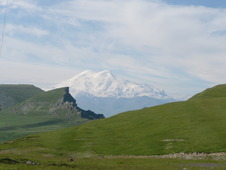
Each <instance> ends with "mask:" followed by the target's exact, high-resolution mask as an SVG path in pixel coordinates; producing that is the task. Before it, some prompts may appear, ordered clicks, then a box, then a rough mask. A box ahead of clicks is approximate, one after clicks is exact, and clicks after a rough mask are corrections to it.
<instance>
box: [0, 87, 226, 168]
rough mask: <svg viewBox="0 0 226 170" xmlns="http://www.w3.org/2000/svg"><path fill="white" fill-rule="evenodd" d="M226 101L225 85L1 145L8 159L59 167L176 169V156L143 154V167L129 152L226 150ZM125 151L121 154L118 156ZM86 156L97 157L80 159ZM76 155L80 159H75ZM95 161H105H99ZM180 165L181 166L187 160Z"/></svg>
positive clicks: (211, 151) (2, 152) (0, 156)
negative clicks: (151, 156) (178, 99)
mask: <svg viewBox="0 0 226 170" xmlns="http://www.w3.org/2000/svg"><path fill="white" fill-rule="evenodd" d="M200 96H201V97H200ZM225 103H226V85H220V86H216V87H213V88H211V89H208V90H205V91H204V92H202V93H200V94H197V95H195V96H194V97H192V98H191V99H189V100H188V101H185V102H176V103H169V104H164V105H161V106H156V107H152V108H145V109H142V110H137V111H131V112H126V113H121V114H119V115H116V116H113V117H110V118H107V119H101V120H94V121H91V122H88V123H86V124H84V125H81V126H77V127H70V128H66V129H62V130H57V131H52V132H45V133H39V134H34V135H30V136H27V137H24V138H20V139H14V140H11V141H8V142H6V143H4V144H1V145H0V158H2V160H3V161H9V162H10V161H11V162H12V161H14V160H17V161H18V162H21V161H22V162H23V160H35V161H37V162H39V163H41V164H42V165H43V166H45V168H46V167H48V168H50V169H51V168H54V167H52V166H57V167H62V166H65V167H62V168H66V167H70V166H71V167H74V168H76V167H79V166H80V165H79V164H80V163H82V162H83V161H84V162H83V163H84V165H82V166H84V167H88V166H90V164H92V165H94V164H95V165H94V167H98V168H99V167H102V169H104V168H105V169H106V167H108V168H109V169H111V168H112V169H114V168H116V167H122V169H128V168H129V169H130V168H131V169H133V168H134V167H135V168H134V169H145V168H146V169H149V168H150V167H152V166H151V164H150V163H149V164H148V163H147V162H148V161H151V162H152V163H153V164H155V163H156V164H157V165H156V167H157V168H159V167H161V168H162V169H164V168H165V169H166V167H167V168H168V167H169V166H170V167H171V168H169V169H175V167H174V166H175V165H174V164H173V162H174V161H172V160H170V161H169V160H167V159H164V160H162V161H161V160H158V159H154V158H151V159H146V158H143V159H140V161H144V165H143V166H141V165H140V164H136V165H135V164H133V163H132V162H134V161H135V162H137V161H138V160H137V158H133V157H126V156H128V155H133V156H139V155H164V154H173V153H181V152H183V153H194V152H196V153H217V152H226V145H225V144H226V104H225ZM120 155H121V156H122V157H118V156H120ZM96 156H99V157H98V159H100V160H97V158H96ZM102 156H103V157H102ZM105 156H108V157H107V158H106V157H105ZM114 156H117V157H114ZM81 157H83V158H84V157H85V158H87V157H94V158H93V159H88V160H87V159H86V160H83V159H82V160H81ZM6 158H7V159H6ZM102 158H103V159H102ZM68 159H69V161H68ZM71 159H72V160H74V159H75V162H72V163H70V160H71ZM125 159H126V160H125ZM206 159H210V158H206ZM223 159H224V160H225V157H224V158H223ZM95 160H96V161H100V162H101V163H100V164H99V163H97V162H95V163H94V162H93V161H95ZM87 161H88V162H87ZM124 161H126V162H124ZM158 162H159V163H158ZM160 162H163V163H160ZM179 162H181V161H179ZM197 162H198V161H197ZM209 162H210V160H203V161H202V164H201V166H202V165H204V166H205V165H207V167H211V165H214V166H215V164H216V165H217V166H218V162H216V161H215V162H214V161H213V160H211V163H212V164H211V163H209ZM124 163H125V164H124ZM213 163H214V164H213ZM221 163H222V162H221ZM123 165H124V166H123ZM193 165H194V163H193V164H191V166H193ZM24 166H25V165H24ZM176 166H177V168H176V169H181V167H182V166H185V164H179V165H178V164H177V165H176ZM219 166H221V165H219ZM37 167H38V168H40V166H37ZM123 167H124V168H123ZM224 167H225V166H224ZM89 168H92V167H89ZM89 168H87V169H89ZM161 168H160V169H161ZM78 169H79V168H78ZM100 169H101V168H100ZM194 169H195V168H194ZM197 169H198V168H197Z"/></svg>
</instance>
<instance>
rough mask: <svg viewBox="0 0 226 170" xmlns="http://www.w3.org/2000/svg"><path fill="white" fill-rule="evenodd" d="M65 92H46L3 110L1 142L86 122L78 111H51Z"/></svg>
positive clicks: (0, 132)
mask: <svg viewBox="0 0 226 170" xmlns="http://www.w3.org/2000/svg"><path fill="white" fill-rule="evenodd" d="M64 94H65V89H64V88H61V89H56V90H52V91H48V92H44V93H41V94H38V95H36V96H34V97H32V98H29V99H27V100H26V101H24V102H22V103H20V104H18V105H15V106H13V107H11V108H8V109H5V110H3V111H1V112H0V142H4V141H7V140H9V139H14V138H17V137H21V136H24V135H27V134H31V133H37V132H42V131H50V130H56V129H61V128H65V127H69V126H72V125H78V124H82V123H84V122H86V121H87V120H85V119H83V118H81V117H80V116H78V115H77V114H76V113H74V112H72V113H68V110H65V109H61V108H59V109H57V110H54V112H50V109H51V107H52V106H54V104H56V103H57V102H58V101H59V100H61V99H62V97H63V96H64ZM53 108H54V107H53ZM15 110H16V111H15ZM21 113H24V114H21Z"/></svg>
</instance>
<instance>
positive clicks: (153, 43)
mask: <svg viewBox="0 0 226 170" xmlns="http://www.w3.org/2000/svg"><path fill="white" fill-rule="evenodd" d="M8 3H9V4H8V13H7V20H6V27H5V36H4V41H3V50H2V54H1V56H0V65H1V66H0V83H29V84H34V85H36V86H39V87H41V88H44V89H48V88H51V87H53V86H54V85H55V84H57V83H59V82H61V81H63V80H66V79H68V78H70V77H72V76H74V75H75V74H78V73H79V72H82V71H84V70H88V69H89V70H93V71H101V70H106V69H107V70H111V71H112V72H113V73H115V74H117V75H121V76H123V77H125V78H127V79H130V80H134V81H137V82H144V83H150V84H152V85H154V86H156V87H159V88H162V89H164V90H165V91H166V92H167V93H168V94H169V95H171V96H173V97H177V98H186V97H189V96H192V95H193V94H195V93H197V92H199V91H202V90H203V89H205V88H208V87H211V86H213V85H216V84H221V83H226V76H225V75H226V67H225V66H226V48H225V44H226V20H225V18H226V2H225V0H215V1H213V0H123V1H121V0H108V1H106V0H54V1H53V0H45V1H44V0H43V1H42V0H8ZM5 4H6V0H1V1H0V31H1V34H2V28H3V22H4V11H5Z"/></svg>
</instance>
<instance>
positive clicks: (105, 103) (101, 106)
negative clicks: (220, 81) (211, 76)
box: [55, 70, 175, 117]
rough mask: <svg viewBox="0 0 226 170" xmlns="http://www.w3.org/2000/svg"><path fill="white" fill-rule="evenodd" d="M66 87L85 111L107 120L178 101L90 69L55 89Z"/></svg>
mask: <svg viewBox="0 0 226 170" xmlns="http://www.w3.org/2000/svg"><path fill="white" fill-rule="evenodd" d="M65 86H68V87H70V91H71V94H72V95H73V96H74V97H75V98H76V100H77V103H78V104H79V105H80V106H81V107H82V108H85V109H91V110H93V111H94V112H96V113H102V114H104V115H105V116H107V117H109V116H112V115H114V114H117V113H121V112H125V111H129V110H137V109H142V108H144V107H151V106H155V105H159V104H164V103H168V102H172V101H175V100H174V99H172V98H170V97H169V96H168V95H167V94H166V93H165V91H164V90H160V89H158V88H156V87H154V86H152V85H150V84H145V83H136V82H132V81H129V80H126V79H123V78H121V77H119V76H115V75H114V74H113V73H111V72H110V71H108V70H104V71H101V72H93V71H90V70H87V71H84V72H82V73H80V74H78V75H75V76H74V77H72V78H70V79H68V80H66V81H63V82H61V83H59V84H58V85H56V86H55V87H56V88H59V87H65Z"/></svg>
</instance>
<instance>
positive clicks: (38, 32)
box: [6, 24, 49, 37]
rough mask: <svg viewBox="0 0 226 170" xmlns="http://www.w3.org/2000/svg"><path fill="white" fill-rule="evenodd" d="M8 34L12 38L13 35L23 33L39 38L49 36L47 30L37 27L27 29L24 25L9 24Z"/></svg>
mask: <svg viewBox="0 0 226 170" xmlns="http://www.w3.org/2000/svg"><path fill="white" fill-rule="evenodd" d="M6 28H7V34H9V35H10V36H12V35H13V34H18V33H23V34H29V35H33V36H37V37H41V36H46V35H48V34H49V32H48V31H47V30H43V29H40V28H36V27H33V26H32V27H25V26H23V25H12V24H7V25H6Z"/></svg>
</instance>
